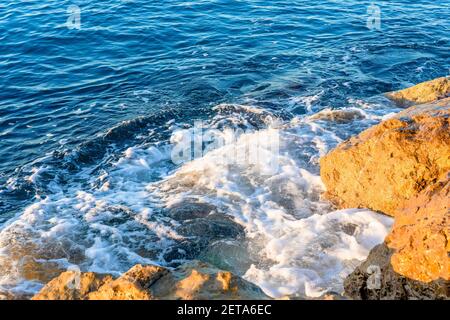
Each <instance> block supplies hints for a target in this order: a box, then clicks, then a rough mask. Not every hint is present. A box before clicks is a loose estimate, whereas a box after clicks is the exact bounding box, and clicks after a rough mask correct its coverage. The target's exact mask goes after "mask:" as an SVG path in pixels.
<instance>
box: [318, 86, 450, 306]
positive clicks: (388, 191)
mask: <svg viewBox="0 0 450 320" xmlns="http://www.w3.org/2000/svg"><path fill="white" fill-rule="evenodd" d="M448 92H449V82H448V78H441V79H437V80H434V81H430V82H426V83H423V84H420V85H417V86H415V87H412V88H410V89H406V90H402V91H400V92H397V93H390V94H388V97H389V98H391V99H393V100H394V101H396V102H397V103H399V104H402V105H408V104H410V103H422V102H426V104H422V105H417V106H413V107H410V108H408V109H406V110H404V111H402V112H400V113H398V114H397V115H396V116H394V117H393V118H391V119H388V120H385V121H384V122H382V123H380V124H379V125H376V126H374V127H372V128H369V129H368V130H366V131H364V132H362V133H361V134H360V135H358V136H356V137H353V138H351V139H349V140H347V141H345V142H343V143H342V144H340V145H339V146H338V147H337V148H335V149H334V150H332V151H331V152H330V153H328V154H327V155H326V156H325V157H323V158H322V159H321V177H322V180H323V181H324V184H325V185H326V188H327V193H326V196H327V197H328V198H329V199H330V200H331V201H332V202H334V203H335V204H336V205H337V206H338V207H341V208H354V207H356V208H370V209H373V210H376V211H379V212H382V213H385V214H388V215H391V216H394V217H395V223H394V226H393V229H392V231H391V233H390V234H389V235H388V237H387V238H386V242H385V244H384V245H383V246H384V249H381V248H378V249H377V250H374V251H373V252H372V253H371V255H370V256H369V258H368V259H367V261H366V262H365V263H363V264H362V265H361V266H360V267H359V268H357V270H355V271H354V272H353V273H352V274H351V275H350V276H349V277H348V278H347V280H346V282H345V290H346V293H347V295H349V296H350V297H352V298H360V299H375V298H392V299H404V298H408V299H409V298H439V297H443V296H447V297H448V287H449V285H448V281H449V280H450V269H449V266H450V264H449V262H450V258H449V251H450V241H449V239H450V222H449V218H450V211H449V202H450V201H449V199H450V197H449V189H450V182H449V181H450V180H449V179H450V129H449V128H450V98H448V97H447V96H448ZM436 99H440V100H436ZM434 100H436V101H434ZM374 260H376V261H377V263H375V267H376V266H381V269H382V272H381V274H382V277H381V281H382V283H381V285H382V286H381V288H379V289H377V290H375V291H374V290H370V289H367V287H366V283H365V281H367V279H368V277H370V275H371V274H372V273H371V272H373V270H371V271H367V270H366V269H365V268H366V267H369V264H370V263H369V262H371V261H372V262H373V261H374ZM380 263H381V265H380ZM443 288H444V289H443Z"/></svg>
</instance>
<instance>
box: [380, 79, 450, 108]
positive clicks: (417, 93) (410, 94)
mask: <svg viewBox="0 0 450 320" xmlns="http://www.w3.org/2000/svg"><path fill="white" fill-rule="evenodd" d="M448 96H450V78H448V77H447V78H445V77H444V78H438V79H435V80H431V81H427V82H423V83H420V84H418V85H416V86H414V87H411V88H407V89H404V90H399V91H395V92H389V93H387V94H386V97H388V98H389V99H391V100H392V101H394V102H395V103H396V104H398V105H400V106H403V107H409V106H413V105H418V104H425V103H429V102H433V101H436V100H439V99H443V98H446V97H448Z"/></svg>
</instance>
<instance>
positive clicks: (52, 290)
mask: <svg viewBox="0 0 450 320" xmlns="http://www.w3.org/2000/svg"><path fill="white" fill-rule="evenodd" d="M33 299H34V300H157V299H166V300H173V299H176V300H178V299H184V300H203V299H268V297H267V296H266V295H264V293H263V292H262V291H261V290H260V289H259V288H258V287H257V286H255V285H253V284H251V283H249V282H247V281H245V280H243V279H242V278H240V277H238V276H236V275H234V274H232V273H230V272H227V271H221V270H218V269H216V268H214V267H211V266H210V265H208V264H205V263H202V262H198V261H193V262H190V263H188V264H184V265H182V266H180V267H178V268H176V269H175V270H168V269H166V268H162V267H158V266H142V265H136V266H134V267H133V268H131V269H130V270H129V271H128V272H126V273H125V274H123V275H122V276H120V277H119V278H117V279H113V278H112V277H111V276H109V275H99V274H95V273H91V272H86V273H78V274H77V273H76V272H74V271H68V272H64V273H62V274H61V275H60V276H59V277H57V278H55V279H53V280H52V281H50V282H49V283H48V284H47V285H46V286H45V287H44V288H43V289H42V290H41V291H40V292H39V293H38V294H36V295H35V296H34V297H33Z"/></svg>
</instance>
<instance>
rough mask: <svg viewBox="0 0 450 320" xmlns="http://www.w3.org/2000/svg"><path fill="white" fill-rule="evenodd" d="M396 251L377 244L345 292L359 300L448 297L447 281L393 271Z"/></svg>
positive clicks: (359, 267)
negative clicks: (415, 278) (427, 281)
mask: <svg viewBox="0 0 450 320" xmlns="http://www.w3.org/2000/svg"><path fill="white" fill-rule="evenodd" d="M392 254H393V250H392V249H390V248H388V247H387V246H386V244H380V245H378V246H376V247H375V248H374V249H372V251H371V252H370V254H369V256H368V257H367V259H366V261H364V262H363V263H362V264H361V265H360V266H358V267H357V268H356V269H355V271H353V272H352V273H351V274H350V275H349V276H347V278H346V279H345V281H344V290H345V294H346V295H347V296H348V297H350V298H352V299H358V300H381V299H389V300H394V299H395V300H399V299H402V300H406V299H408V300H413V299H448V298H449V297H450V292H449V286H448V282H446V281H444V280H442V279H440V280H436V281H433V282H430V283H423V282H420V281H416V280H412V279H408V278H407V277H404V276H402V275H400V274H398V273H396V272H395V271H394V269H393V268H392V265H391V263H390V260H391V256H392Z"/></svg>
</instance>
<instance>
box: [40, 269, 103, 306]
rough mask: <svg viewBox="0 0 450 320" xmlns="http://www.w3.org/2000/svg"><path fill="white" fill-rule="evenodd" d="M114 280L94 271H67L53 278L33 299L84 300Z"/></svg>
mask: <svg viewBox="0 0 450 320" xmlns="http://www.w3.org/2000/svg"><path fill="white" fill-rule="evenodd" d="M110 281H112V277H111V276H109V275H100V274H96V273H93V272H84V273H79V272H76V271H66V272H63V273H61V274H60V275H59V276H58V277H56V278H55V279H53V280H51V281H50V282H49V283H47V285H46V286H45V287H44V288H42V290H41V291H40V292H39V293H38V294H36V295H35V296H34V297H33V298H32V299H33V300H84V299H86V296H87V295H88V294H89V293H90V292H92V291H95V290H98V289H99V288H100V287H101V286H102V285H104V284H105V283H108V282H110Z"/></svg>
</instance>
